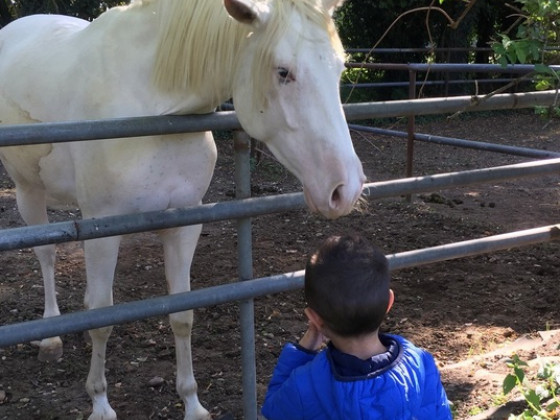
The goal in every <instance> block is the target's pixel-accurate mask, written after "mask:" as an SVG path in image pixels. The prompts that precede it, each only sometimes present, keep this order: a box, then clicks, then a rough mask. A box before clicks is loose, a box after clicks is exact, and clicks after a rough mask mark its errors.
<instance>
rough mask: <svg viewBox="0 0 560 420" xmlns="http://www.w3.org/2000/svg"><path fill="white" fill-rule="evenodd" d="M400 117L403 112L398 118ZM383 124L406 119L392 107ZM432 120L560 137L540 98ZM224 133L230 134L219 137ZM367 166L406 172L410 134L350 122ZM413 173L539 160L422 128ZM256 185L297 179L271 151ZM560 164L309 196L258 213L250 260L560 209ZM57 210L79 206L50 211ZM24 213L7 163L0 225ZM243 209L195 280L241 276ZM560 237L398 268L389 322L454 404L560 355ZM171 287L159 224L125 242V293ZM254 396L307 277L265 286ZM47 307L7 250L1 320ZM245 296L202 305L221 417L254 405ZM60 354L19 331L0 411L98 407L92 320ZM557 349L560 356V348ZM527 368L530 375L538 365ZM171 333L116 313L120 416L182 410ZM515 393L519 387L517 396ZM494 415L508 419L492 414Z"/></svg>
mask: <svg viewBox="0 0 560 420" xmlns="http://www.w3.org/2000/svg"><path fill="white" fill-rule="evenodd" d="M393 123H394V124H396V125H394V124H393ZM376 125H377V126H382V127H390V128H395V127H396V128H402V127H403V124H402V123H398V122H391V121H382V122H377V124H376ZM417 130H418V132H421V133H427V134H434V135H442V136H450V137H456V138H465V139H472V140H481V141H488V142H495V143H504V144H510V145H518V146H524V147H535V148H539V149H548V150H555V151H560V121H552V122H547V121H545V120H543V119H540V118H539V117H537V116H535V115H534V114H533V113H532V112H531V111H517V112H496V113H484V114H473V115H467V116H462V117H461V118H457V119H451V120H448V119H446V118H443V117H438V118H430V119H422V120H420V121H418V124H417ZM219 137H224V136H223V135H222V136H219ZM353 138H354V143H355V147H356V149H357V152H358V154H359V156H360V158H361V160H362V162H363V164H364V168H365V172H366V174H367V176H368V179H369V180H371V181H377V180H386V179H393V178H400V177H402V176H403V174H404V168H405V142H404V141H403V140H400V139H391V138H388V137H382V136H374V135H365V134H361V133H353ZM218 147H219V150H220V158H219V162H218V167H217V169H216V172H215V177H214V181H213V183H212V186H211V189H210V191H209V193H208V197H207V199H206V202H214V201H224V200H231V196H232V192H233V188H234V185H233V159H232V153H231V149H232V148H231V141H230V140H228V139H225V138H220V139H219V140H218ZM415 151H416V153H415V174H417V175H420V174H433V173H442V172H450V171H461V170H468V169H475V168H482V167H490V166H497V165H502V164H509V163H516V162H521V161H525V160H528V159H525V158H520V157H512V156H506V155H500V154H493V153H488V152H480V151H472V150H466V149H458V148H455V147H449V146H436V145H429V144H426V143H417V144H416V147H415ZM253 184H254V186H253V190H254V195H266V194H276V193H282V192H288V191H292V190H297V189H298V188H299V186H298V185H297V182H295V181H294V179H293V178H292V177H291V176H290V175H289V174H287V173H286V171H285V170H284V169H282V168H280V167H279V166H278V165H277V164H275V163H274V162H273V161H271V160H270V159H268V158H266V157H265V158H264V159H263V160H262V161H260V162H259V163H258V164H256V165H255V170H254V174H253ZM559 187H560V179H559V178H558V177H552V176H549V177H539V178H530V179H523V180H521V179H520V180H516V181H512V182H501V183H491V184H485V185H478V186H472V187H469V188H461V189H449V190H445V191H438V192H434V193H433V194H423V195H417V196H413V197H412V201H411V202H408V201H406V200H405V199H404V198H403V197H396V198H391V199H384V200H377V201H369V202H368V203H367V205H366V206H365V207H364V208H363V209H362V210H361V211H355V212H353V213H352V214H350V215H348V216H346V217H344V218H341V219H339V220H336V221H326V220H324V219H322V218H320V217H319V216H316V215H311V214H309V213H307V212H306V211H293V212H288V213H282V214H276V215H269V216H264V217H259V218H256V219H255V220H254V227H253V238H254V241H253V243H254V275H255V277H262V276H267V275H270V274H278V273H283V272H289V271H294V270H300V269H302V268H303V266H304V262H305V259H306V257H307V255H308V253H309V252H310V251H312V250H313V249H314V248H315V246H316V245H317V244H318V242H319V241H320V240H322V239H323V238H325V237H327V236H328V235H331V234H342V233H346V232H357V233H361V234H363V235H366V236H367V237H369V238H371V239H372V240H373V241H374V242H375V243H377V244H378V245H379V246H381V247H382V248H383V249H384V250H385V251H386V252H387V253H395V252H403V251H408V250H413V249H420V248H426V247H430V246H435V245H441V244H446V243H452V242H457V241H462V240H467V239H474V238H480V237H485V236H489V235H495V234H500V233H505V232H509V231H515V230H521V229H528V228H533V227H539V226H545V225H550V224H555V223H560V217H559V216H560V211H559V210H560V207H559V205H560V188H559ZM52 217H53V219H54V220H61V219H68V218H73V217H77V213H76V212H68V213H61V212H56V213H55V212H52ZM20 225H22V221H21V219H20V218H19V216H18V215H17V212H16V210H15V200H14V190H13V185H12V184H11V182H10V181H9V180H8V179H7V178H6V175H5V173H4V172H3V171H2V172H1V173H0V226H1V227H2V228H12V227H16V226H20ZM235 242H236V234H235V222H220V223H214V224H211V225H206V226H205V227H204V229H203V234H202V236H201V239H200V242H199V246H198V248H197V253H196V256H195V260H194V265H193V269H192V278H193V288H197V289H198V288H202V287H206V286H209V285H216V284H223V283H227V282H230V281H233V280H234V279H235V278H236V251H235ZM559 279H560V243H559V242H558V241H557V242H553V243H547V244H541V245H537V246H530V247H526V248H521V249H512V250H508V251H501V252H496V253H493V254H490V255H484V256H478V257H469V258H461V259H457V260H454V261H447V262H442V263H437V264H431V265H426V266H422V267H418V268H413V269H405V270H399V271H395V272H394V273H393V289H394V290H395V294H396V302H395V305H394V308H393V310H392V312H391V313H390V314H389V317H388V318H387V320H386V322H385V325H384V329H385V330H387V331H391V332H393V333H397V334H402V335H405V336H406V337H408V338H409V339H411V340H412V341H413V342H415V343H416V344H417V345H420V346H423V347H425V348H427V349H428V350H430V351H431V352H432V353H433V354H434V355H435V357H436V359H437V361H438V363H439V365H440V367H441V371H442V377H443V382H444V385H445V387H446V390H447V393H448V396H449V399H450V400H451V401H452V402H453V407H454V408H453V409H454V413H455V417H456V418H458V419H466V418H470V417H473V416H477V415H478V417H476V418H488V417H489V416H490V415H489V414H488V412H485V410H489V409H490V410H492V409H495V407H496V406H498V405H501V404H503V403H505V401H506V399H505V398H503V397H502V396H501V382H502V381H503V378H504V376H505V375H506V374H507V373H508V372H509V370H508V368H507V367H506V365H505V359H506V358H507V357H509V356H511V354H512V353H514V352H516V353H517V354H519V355H520V357H521V358H522V359H524V360H533V359H536V358H538V357H545V356H551V357H556V358H558V356H559V355H560V350H559V349H558V345H559V342H560V337H559V335H558V334H557V335H555V336H554V335H553V334H552V333H550V334H549V335H543V334H541V335H539V334H538V332H539V331H554V330H557V329H559V328H560V311H559V309H558V308H559V306H560V297H559V293H558V288H559V285H558V280H559ZM57 286H58V294H59V304H60V307H61V310H62V311H63V312H65V313H68V312H72V311H77V310H80V309H82V297H83V292H84V286H85V281H84V269H83V260H82V253H81V248H80V246H79V244H76V243H71V244H66V245H63V246H60V248H59V260H58V265H57ZM162 294H165V282H164V279H163V260H162V254H161V250H160V247H159V244H158V243H157V242H156V240H155V236H154V235H152V234H141V235H136V236H132V237H130V238H127V239H126V240H125V241H123V246H122V249H121V254H120V260H119V265H118V268H117V280H116V284H115V301H116V302H124V301H131V300H137V299H141V298H145V297H152V296H157V295H162ZM255 305H256V313H255V324H256V354H257V359H256V365H257V376H258V379H257V380H258V399H259V403H260V402H262V399H263V396H264V392H265V390H266V386H267V383H268V381H269V379H270V375H271V373H272V370H273V367H274V364H275V361H276V358H277V356H278V354H279V352H280V349H281V347H282V345H283V344H284V343H285V342H286V341H288V340H295V339H297V337H299V336H300V334H301V333H302V332H303V331H304V329H305V323H304V318H303V315H302V309H303V300H302V296H301V292H300V291H298V292H293V293H284V294H281V295H275V296H266V297H264V298H259V299H257V300H256V303H255ZM42 311H43V297H42V283H41V277H40V273H39V266H38V263H37V261H36V260H35V258H34V255H33V253H32V251H30V250H27V249H24V250H17V251H10V252H4V253H2V254H0V320H1V321H0V322H1V323H2V324H9V323H15V322H20V321H24V320H31V319H37V318H39V317H40V316H41V314H42ZM237 323H238V307H237V305H236V304H233V303H232V304H226V305H219V306H214V307H209V308H205V309H200V310H196V311H195V328H194V334H193V348H194V366H195V372H196V377H197V380H198V385H199V395H200V398H201V401H202V403H203V404H204V405H205V406H206V407H207V408H208V409H209V410H211V412H212V414H213V415H214V416H215V417H216V418H218V417H220V416H221V415H222V414H224V413H231V414H232V415H233V416H234V417H235V418H236V419H241V418H243V414H242V403H241V398H242V394H241V371H240V368H239V366H240V338H239V334H240V333H239V328H238V326H237ZM63 340H64V355H63V357H62V358H61V359H60V360H59V361H58V362H56V363H47V364H45V363H41V362H39V361H38V360H37V358H36V355H37V348H36V347H34V346H33V345H32V344H31V343H22V344H20V345H17V346H13V347H10V348H4V349H0V419H1V420H12V419H25V420H29V419H45V420H47V419H48V420H54V419H60V420H62V419H64V420H67V419H68V420H78V419H83V418H87V416H88V415H89V410H90V402H89V398H88V396H87V394H86V391H85V388H84V382H85V378H86V375H87V369H88V361H89V348H88V345H87V344H86V343H85V342H84V340H83V337H82V335H81V334H74V335H67V336H64V337H63ZM556 360H558V359H556ZM530 376H531V375H528V378H529V379H530ZM174 377H175V372H174V350H173V338H172V334H171V331H170V327H169V325H168V322H167V319H166V318H151V319H148V320H146V321H143V322H135V323H131V324H127V325H119V326H117V327H116V328H115V329H114V331H113V335H112V336H111V340H110V342H109V350H108V362H107V378H108V382H109V398H110V401H111V402H112V405H113V408H114V409H115V410H116V411H117V413H118V414H119V416H120V417H119V418H121V419H134V420H137V419H138V420H140V419H182V418H183V417H182V413H183V407H182V405H181V402H180V401H179V399H178V397H177V395H176V393H175V390H174ZM516 397H518V395H513V396H512V398H514V399H515V398H516ZM494 418H507V415H506V414H496V415H495V416H494Z"/></svg>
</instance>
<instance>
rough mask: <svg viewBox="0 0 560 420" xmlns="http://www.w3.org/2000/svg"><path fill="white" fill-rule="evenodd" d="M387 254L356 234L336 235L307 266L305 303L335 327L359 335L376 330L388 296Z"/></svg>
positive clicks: (345, 333)
mask: <svg viewBox="0 0 560 420" xmlns="http://www.w3.org/2000/svg"><path fill="white" fill-rule="evenodd" d="M390 279H391V278H390V274H389V264H388V261H387V259H386V258H385V255H383V253H382V252H381V251H380V250H379V249H377V248H376V247H374V246H373V245H372V244H371V243H369V242H368V241H367V240H365V239H364V238H362V237H360V236H356V235H354V236H342V237H340V236H334V237H331V238H329V239H327V240H326V241H325V242H324V243H323V245H322V246H321V247H320V248H319V249H318V250H317V251H316V252H315V253H314V254H313V255H312V256H311V257H310V259H309V261H308V262H307V265H306V268H305V289H304V290H305V298H306V300H307V304H308V306H309V307H310V308H311V309H312V310H313V311H315V312H316V313H317V314H318V315H319V316H320V317H321V319H322V320H323V322H324V324H325V326H326V327H327V328H328V329H329V330H330V331H331V332H333V333H335V334H337V335H339V336H342V337H349V336H359V335H362V334H367V333H371V332H374V331H377V330H378V329H379V326H380V325H381V322H382V321H383V318H384V317H385V314H386V313H387V310H388V309H389V305H390V301H391V296H390V295H391V292H390V289H389V282H390Z"/></svg>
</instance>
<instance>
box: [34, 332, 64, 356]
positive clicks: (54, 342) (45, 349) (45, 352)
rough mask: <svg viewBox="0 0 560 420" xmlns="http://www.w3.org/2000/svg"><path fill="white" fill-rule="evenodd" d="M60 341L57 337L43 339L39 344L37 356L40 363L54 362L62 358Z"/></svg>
mask: <svg viewBox="0 0 560 420" xmlns="http://www.w3.org/2000/svg"><path fill="white" fill-rule="evenodd" d="M62 352H63V350H62V340H61V339H60V338H59V337H52V338H45V339H44V340H42V341H41V343H39V355H38V356H37V358H38V359H39V360H40V361H41V362H56V361H57V360H58V359H60V358H61V357H62Z"/></svg>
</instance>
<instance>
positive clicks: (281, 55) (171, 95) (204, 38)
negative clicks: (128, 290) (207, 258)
mask: <svg viewBox="0 0 560 420" xmlns="http://www.w3.org/2000/svg"><path fill="white" fill-rule="evenodd" d="M339 3H340V0H136V1H134V2H133V3H131V4H130V5H128V6H122V7H115V8H113V9H110V10H109V11H107V12H106V13H104V14H102V15H101V16H100V17H99V18H98V19H96V20H95V21H93V22H91V23H88V22H86V21H82V20H79V19H75V18H70V17H64V16H56V15H48V16H46V15H42V16H41V15H39V16H30V17H26V18H22V19H19V20H17V21H15V22H13V23H11V24H10V25H8V26H6V27H5V28H3V29H2V30H1V31H0V122H1V123H9V124H19V123H32V122H44V121H63V120H83V119H101V118H116V117H127V116H143V115H161V114H186V113H190V114H192V113H205V112H210V111H212V110H213V109H215V107H216V106H217V105H219V104H220V103H222V101H224V100H226V99H228V98H230V97H233V99H234V104H235V107H236V110H237V115H238V117H239V119H240V121H241V123H242V125H243V127H244V129H245V130H246V131H247V132H248V133H249V134H250V135H251V136H253V137H255V138H258V139H260V140H262V141H264V142H265V143H266V144H267V146H268V147H269V148H270V150H271V151H272V152H273V153H274V155H275V156H276V158H277V159H278V160H279V161H280V162H281V163H282V164H283V165H285V166H286V167H287V168H288V169H289V170H290V171H291V172H293V173H294V174H295V175H296V176H297V177H298V178H299V179H300V181H301V182H302V184H303V191H304V194H305V198H306V202H307V204H308V206H309V208H310V209H311V210H312V211H318V212H320V213H322V214H323V215H325V216H326V217H328V218H335V217H338V216H341V215H344V214H346V213H348V212H349V211H350V210H351V209H352V207H353V205H354V204H355V202H356V200H357V199H358V197H359V196H360V194H361V190H362V185H363V182H364V175H363V172H362V167H361V164H360V162H359V159H358V158H357V156H356V154H355V152H354V149H353V146H352V143H351V139H350V135H349V132H348V128H347V124H346V122H345V119H344V115H343V111H342V107H341V103H340V97H339V93H338V82H339V78H340V74H341V72H342V70H343V60H344V55H343V49H342V45H341V42H340V39H339V37H338V35H337V33H336V30H335V27H334V24H333V21H332V18H331V15H332V12H333V11H334V9H335V8H336V7H338V6H339ZM0 158H1V159H2V162H3V164H4V166H5V168H6V170H7V171H8V172H9V174H10V176H11V177H12V178H13V179H14V181H15V184H16V195H17V203H18V207H19V210H20V213H21V215H22V217H23V219H24V220H25V222H26V223H28V224H42V223H47V222H48V221H47V213H46V205H53V204H63V205H75V206H78V207H79V208H80V209H81V211H82V214H83V217H85V218H91V217H100V216H108V215H115V214H122V213H134V212H142V211H150V210H162V209H167V208H171V207H185V206H192V205H197V204H199V203H201V200H202V198H203V195H204V193H205V192H206V190H207V188H208V185H209V183H210V180H211V177H212V173H213V169H214V164H215V161H216V148H215V144H214V142H213V138H212V135H211V133H209V132H207V133H196V134H184V135H167V136H152V137H141V138H134V139H118V140H102V141H91V142H75V143H60V144H45V145H35V146H20V147H4V148H1V149H0ZM200 230H201V226H189V227H182V228H178V229H169V230H166V231H162V232H159V235H160V237H161V239H162V242H163V248H164V256H165V274H166V278H167V283H168V289H169V293H179V292H185V291H188V290H189V289H190V285H189V282H190V273H189V272H190V266H191V261H192V256H193V253H194V250H195V246H196V243H197V240H198V237H199V234H200ZM120 239H121V238H120V237H110V238H102V239H95V240H90V241H86V242H85V243H84V252H85V259H86V274H87V291H86V296H85V303H86V306H87V307H88V308H98V307H103V306H108V305H112V303H113V295H112V285H113V278H114V271H115V266H116V263H117V254H118V248H119V243H120ZM35 252H36V254H37V256H38V258H39V261H40V264H41V269H42V273H43V280H44V285H45V312H44V316H45V317H51V316H55V315H59V309H58V306H57V302H56V296H55V284H54V263H55V246H54V245H47V246H41V247H37V248H35ZM170 322H171V326H172V329H173V332H174V335H175V344H176V356H177V392H178V393H179V395H180V396H181V398H182V400H183V402H184V404H185V410H186V412H185V419H203V418H209V414H208V412H207V411H206V409H204V408H203V407H202V405H201V404H200V403H199V401H198V397H197V392H196V389H197V387H196V382H195V380H194V377H193V372H192V361H191V342H190V334H191V327H192V311H187V312H184V313H177V314H172V315H171V316H170ZM111 330H112V329H111V328H110V327H109V328H101V329H98V330H94V331H90V335H91V338H92V356H91V366H90V371H89V375H88V378H87V384H86V388H87V391H88V393H89V395H90V396H91V398H92V401H93V412H92V414H91V416H90V417H89V418H90V420H97V419H105V420H107V419H115V418H116V413H115V412H114V410H113V409H112V408H111V406H110V404H109V402H108V398H107V381H106V378H105V373H104V365H105V353H106V344H107V340H108V338H109V335H110V333H111ZM61 354H62V342H61V340H60V338H58V337H55V338H51V339H45V340H43V341H42V342H41V346H40V357H41V358H43V359H56V358H58V357H60V355H61Z"/></svg>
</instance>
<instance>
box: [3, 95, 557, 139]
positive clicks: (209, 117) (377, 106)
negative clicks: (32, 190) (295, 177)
mask: <svg viewBox="0 0 560 420" xmlns="http://www.w3.org/2000/svg"><path fill="white" fill-rule="evenodd" d="M557 100H558V92H556V91H554V90H550V91H542V92H527V93H507V94H499V95H493V96H456V97H452V98H428V99H411V100H399V101H383V102H365V103H356V104H345V105H344V111H345V114H346V118H347V119H348V120H350V121H351V120H366V119H370V118H385V117H395V116H402V115H434V114H446V113H454V112H460V111H467V110H468V111H489V110H496V109H521V108H532V107H535V106H537V105H540V106H552V105H554V104H556V103H557ZM240 128H241V124H240V123H239V121H238V119H237V116H236V115H235V112H234V111H223V112H216V113H211V114H201V115H162V116H155V117H132V118H116V119H108V120H91V121H64V122H46V123H36V124H19V125H2V126H0V147H3V146H15V145H30V144H40V143H62V142H70V141H78V140H99V139H113V138H125V137H140V136H151V135H161V134H177V133H192V132H200V131H209V130H237V129H240Z"/></svg>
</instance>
